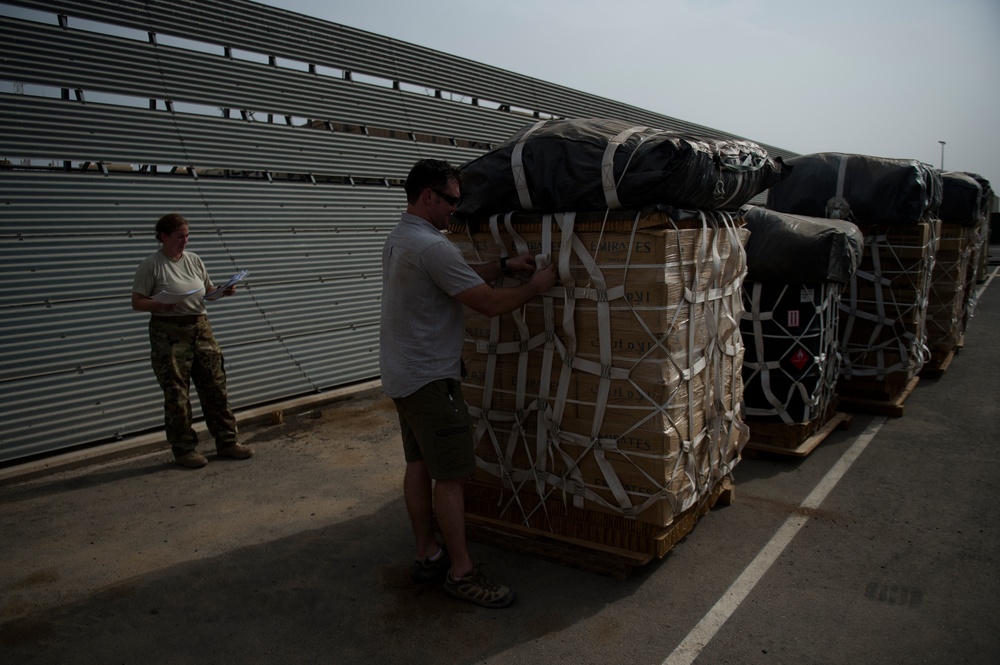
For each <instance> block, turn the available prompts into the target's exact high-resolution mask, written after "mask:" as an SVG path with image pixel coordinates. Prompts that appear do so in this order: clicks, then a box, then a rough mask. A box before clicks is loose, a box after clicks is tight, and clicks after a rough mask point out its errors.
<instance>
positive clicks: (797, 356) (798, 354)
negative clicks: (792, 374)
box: [790, 347, 810, 370]
mask: <svg viewBox="0 0 1000 665" xmlns="http://www.w3.org/2000/svg"><path fill="white" fill-rule="evenodd" d="M790 360H791V361H792V364H793V365H795V367H796V369H798V370H801V369H802V368H803V367H805V366H806V365H807V364H808V363H809V360H810V358H809V354H808V353H806V352H805V350H804V349H802V348H801V347H799V348H798V349H796V350H795V353H793V354H792V357H791V358H790Z"/></svg>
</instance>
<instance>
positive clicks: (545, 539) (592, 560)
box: [465, 478, 736, 581]
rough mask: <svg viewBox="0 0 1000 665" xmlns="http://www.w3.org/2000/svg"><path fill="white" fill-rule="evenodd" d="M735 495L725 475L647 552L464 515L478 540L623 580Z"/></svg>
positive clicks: (659, 535) (469, 533) (652, 541)
mask: <svg viewBox="0 0 1000 665" xmlns="http://www.w3.org/2000/svg"><path fill="white" fill-rule="evenodd" d="M735 496H736V488H735V487H734V485H733V482H732V480H731V479H730V478H723V479H722V480H721V481H720V482H719V484H718V485H716V486H715V489H714V490H713V491H712V493H711V494H710V495H709V496H708V500H707V501H705V502H703V503H702V504H699V505H695V506H692V507H691V508H689V509H687V510H685V511H684V512H682V513H681V514H680V515H678V516H677V517H676V518H675V519H674V521H673V523H672V524H670V526H667V527H663V529H662V530H661V531H659V532H658V533H657V534H655V536H653V537H652V538H649V539H647V540H646V541H645V546H646V547H645V549H643V551H635V550H633V549H627V548H623V547H616V546H614V545H612V544H608V543H599V542H595V541H593V540H587V539H582V538H576V537H573V536H569V535H565V534H560V533H554V532H551V531H545V530H543V529H538V528H533V527H529V526H523V525H520V524H512V523H510V522H507V521H504V520H500V519H495V518H490V517H485V516H483V515H479V514H475V513H472V512H468V511H466V514H465V530H466V536H467V537H468V538H469V539H470V540H473V541H476V542H479V543H483V544H486V545H491V546H494V547H499V548H501V549H506V550H508V551H511V552H515V553H517V554H527V555H529V556H534V557H537V558H540V559H544V560H546V561H552V562H554V563H559V564H562V565H566V566H571V567H574V568H579V569H581V570H585V571H587V572H592V573H598V574H601V575H606V576H609V577H612V578H614V579H616V580H621V581H624V580H626V579H628V578H629V577H630V576H631V574H632V571H633V570H634V569H635V568H636V567H641V566H645V565H646V564H648V563H650V562H651V561H652V560H653V559H654V558H663V557H664V556H666V554H667V553H668V552H669V551H670V550H671V549H672V548H673V547H674V545H676V544H677V543H678V542H680V540H681V539H682V538H684V536H686V535H687V534H689V533H690V532H691V530H692V529H694V527H695V525H696V524H697V523H698V521H699V520H700V519H701V518H702V517H703V516H704V515H706V514H707V513H708V511H709V510H710V509H711V508H713V507H714V506H716V505H720V506H728V505H731V504H732V503H733V501H734V500H735Z"/></svg>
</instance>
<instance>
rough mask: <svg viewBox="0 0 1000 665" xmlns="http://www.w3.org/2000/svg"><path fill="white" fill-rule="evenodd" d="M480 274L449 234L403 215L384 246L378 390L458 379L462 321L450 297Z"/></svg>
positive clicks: (409, 390)
mask: <svg viewBox="0 0 1000 665" xmlns="http://www.w3.org/2000/svg"><path fill="white" fill-rule="evenodd" d="M482 283H483V280H482V278H481V277H480V276H479V275H478V274H477V273H476V271H475V270H473V269H472V268H471V267H470V266H469V264H468V263H467V262H466V261H465V258H464V257H463V256H462V252H461V250H459V249H458V247H457V246H455V244H454V243H452V242H451V241H450V240H448V238H447V236H445V235H444V234H442V233H441V232H440V231H438V230H437V229H436V228H434V226H433V225H432V224H431V223H430V222H428V221H426V220H424V219H421V218H420V217H417V216H415V215H411V214H409V213H403V215H402V218H401V219H400V222H399V224H397V225H396V228H395V229H393V231H392V232H391V233H390V234H389V237H388V238H386V241H385V245H384V247H383V248H382V329H381V334H380V341H379V365H380V367H381V372H382V390H383V391H384V392H385V394H386V395H388V396H389V397H406V396H407V395H412V394H413V393H414V392H416V391H417V390H419V389H420V388H422V387H423V386H425V385H427V384H428V383H430V382H431V381H437V380H439V379H460V378H461V359H462V345H463V344H464V343H465V321H464V316H463V308H462V304H461V303H460V302H458V301H457V300H455V298H454V296H455V295H457V294H459V293H461V292H462V291H465V290H466V289H471V288H472V287H475V286H479V285H480V284H482Z"/></svg>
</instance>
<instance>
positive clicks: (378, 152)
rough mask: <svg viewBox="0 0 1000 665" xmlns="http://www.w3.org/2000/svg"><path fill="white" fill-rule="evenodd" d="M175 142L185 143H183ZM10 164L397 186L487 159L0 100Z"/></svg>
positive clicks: (426, 147)
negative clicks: (152, 167) (428, 165)
mask: <svg viewBox="0 0 1000 665" xmlns="http://www.w3.org/2000/svg"><path fill="white" fill-rule="evenodd" d="M178 136H180V137H182V138H183V142H180V143H179V142H178V140H177V139H178ZM0 145H2V146H3V150H4V152H5V155H3V156H7V157H33V158H45V159H52V160H57V161H58V160H67V159H68V160H80V161H86V160H90V161H105V162H112V163H124V164H159V165H162V164H174V165H177V166H189V165H190V166H196V167H199V168H209V169H211V168H219V169H240V170H246V171H274V172H292V173H313V174H316V175H330V176H336V177H354V178H373V179H400V178H405V176H406V174H407V173H408V172H409V169H410V167H412V166H413V162H415V161H416V160H417V159H419V158H421V157H431V158H436V159H446V160H449V161H451V162H453V163H456V164H460V163H463V162H465V161H467V160H470V159H474V158H475V157H477V156H479V155H480V154H482V151H476V150H470V149H465V148H458V147H452V146H443V145H442V146H438V145H434V144H422V145H418V144H413V143H410V142H407V141H396V140H392V139H381V138H378V137H374V136H373V137H365V136H353V135H347V134H339V133H338V134H334V133H329V132H322V131H319V130H313V129H308V128H305V127H283V126H279V125H271V124H267V123H248V122H244V121H242V120H234V119H226V118H209V117H204V116H194V115H186V114H182V113H177V114H170V113H167V112H157V111H148V110H139V109H133V108H128V107H121V106H111V105H96V104H80V103H77V102H70V101H64V100H48V99H43V98H34V97H29V96H25V95H0Z"/></svg>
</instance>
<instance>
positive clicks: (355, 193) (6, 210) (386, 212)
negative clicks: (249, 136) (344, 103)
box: [0, 169, 406, 242]
mask: <svg viewBox="0 0 1000 665" xmlns="http://www.w3.org/2000/svg"><path fill="white" fill-rule="evenodd" d="M0 194H2V197H0V213H2V215H3V224H2V225H0V237H5V236H6V237H12V238H16V237H18V236H30V235H65V234H71V235H73V236H74V237H79V236H85V235H117V234H123V235H135V236H137V237H141V238H148V239H150V240H153V239H154V233H153V228H154V226H155V224H156V220H157V219H159V217H160V216H161V215H163V214H164V213H165V212H175V211H176V212H181V213H182V214H184V215H185V216H186V217H187V218H188V219H189V220H190V221H191V225H192V226H191V230H192V233H193V234H194V235H195V238H197V237H198V236H200V235H202V234H206V233H215V232H223V233H224V232H225V230H226V229H234V230H239V231H240V232H243V231H249V232H273V233H282V232H283V233H297V232H300V231H308V230H310V229H323V230H328V231H329V232H332V233H340V232H352V231H353V232H359V231H362V230H370V231H378V230H381V229H386V228H387V227H391V226H392V225H394V224H395V222H396V221H397V220H398V219H399V215H400V213H401V212H402V211H403V209H404V208H405V206H406V195H405V193H404V192H403V189H402V187H385V186H382V185H378V186H361V185H359V186H351V185H344V184H339V183H330V182H322V181H319V182H317V183H316V184H311V183H308V182H302V181H287V180H275V181H273V182H267V181H266V180H259V179H248V178H239V177H234V178H217V177H201V178H199V179H198V180H195V179H194V178H191V177H190V176H186V175H184V176H181V175H174V176H171V175H167V174H159V175H156V176H153V175H149V174H145V175H141V174H138V173H112V174H111V175H108V176H104V175H100V174H97V173H93V172H90V173H84V172H79V171H77V172H72V173H66V172H59V171H56V172H47V171H19V170H4V169H0ZM154 242H155V241H154Z"/></svg>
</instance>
